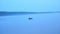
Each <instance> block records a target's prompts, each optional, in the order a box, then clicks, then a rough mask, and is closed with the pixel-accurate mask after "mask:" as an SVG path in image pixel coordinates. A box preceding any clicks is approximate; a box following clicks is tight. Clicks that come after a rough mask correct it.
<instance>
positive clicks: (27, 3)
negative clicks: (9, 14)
mask: <svg viewBox="0 0 60 34" xmlns="http://www.w3.org/2000/svg"><path fill="white" fill-rule="evenodd" d="M0 11H27V12H45V11H60V0H0Z"/></svg>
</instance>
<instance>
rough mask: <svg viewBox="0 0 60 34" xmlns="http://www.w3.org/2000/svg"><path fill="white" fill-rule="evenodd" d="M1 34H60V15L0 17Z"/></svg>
mask: <svg viewBox="0 0 60 34" xmlns="http://www.w3.org/2000/svg"><path fill="white" fill-rule="evenodd" d="M28 18H32V19H31V20H29V19H28ZM0 34H60V13H49V14H30V15H29V14H27V15H15V16H14V15H13V16H0Z"/></svg>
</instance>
